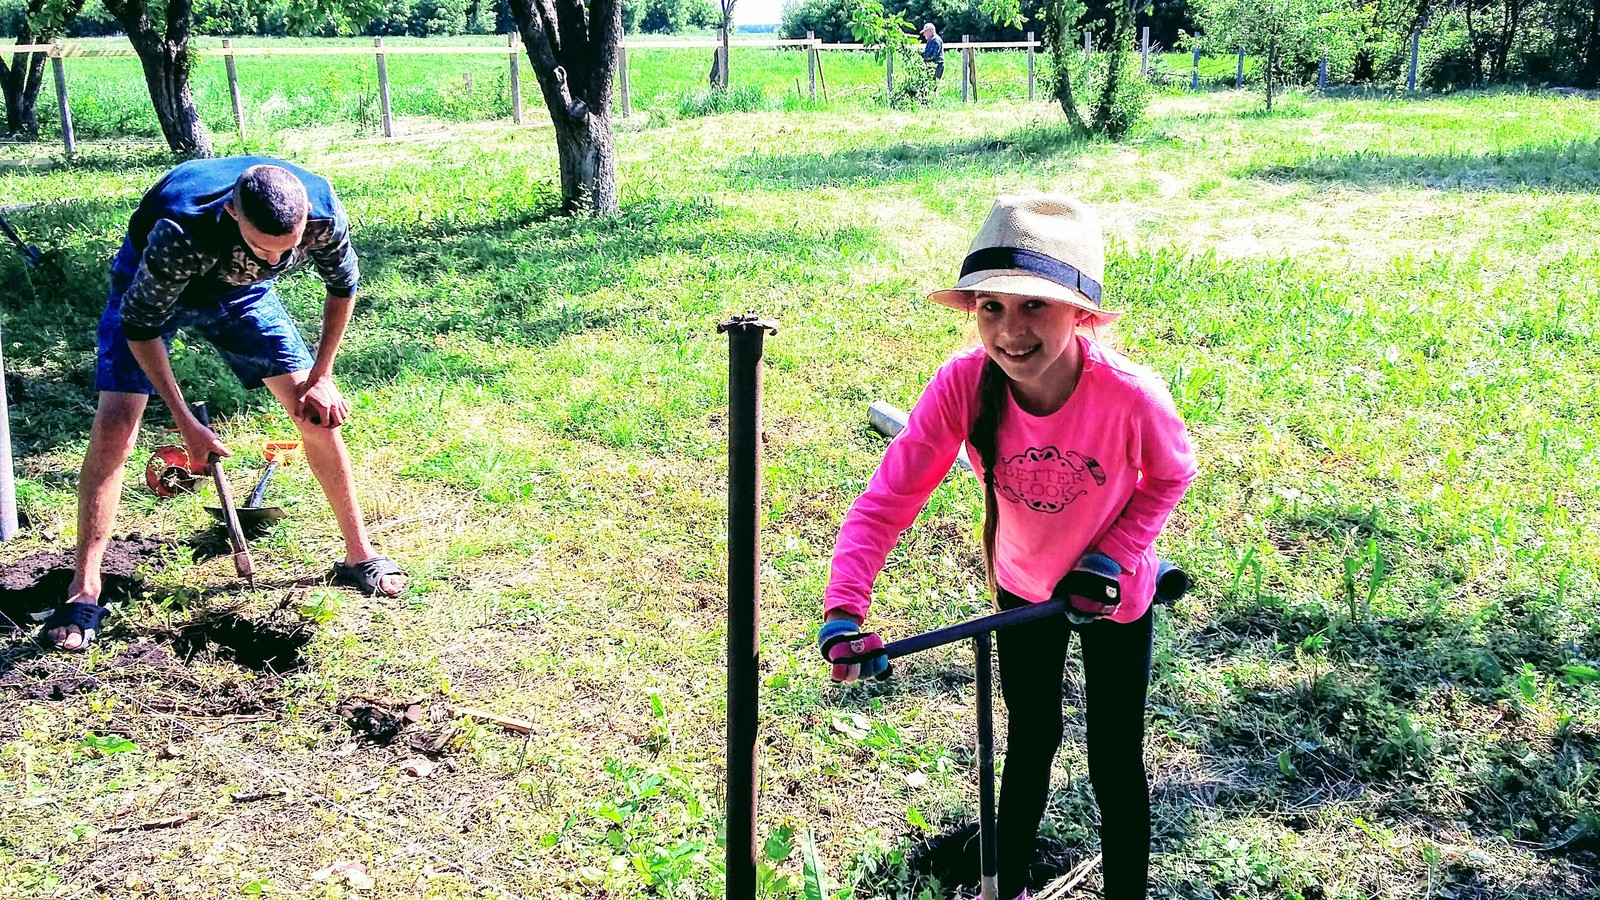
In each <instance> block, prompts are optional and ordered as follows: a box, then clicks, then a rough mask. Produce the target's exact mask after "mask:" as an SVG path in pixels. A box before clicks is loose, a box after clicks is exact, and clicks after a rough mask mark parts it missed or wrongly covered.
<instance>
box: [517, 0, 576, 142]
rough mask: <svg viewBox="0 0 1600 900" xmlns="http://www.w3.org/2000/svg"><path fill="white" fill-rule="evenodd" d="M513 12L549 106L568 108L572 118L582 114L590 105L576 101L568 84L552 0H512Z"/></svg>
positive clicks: (554, 111)
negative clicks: (555, 25) (554, 26)
mask: <svg viewBox="0 0 1600 900" xmlns="http://www.w3.org/2000/svg"><path fill="white" fill-rule="evenodd" d="M509 2H510V5H511V12H512V15H513V16H515V17H516V20H517V30H518V31H519V32H520V33H521V34H522V42H523V44H525V45H527V48H528V61H529V62H531V63H533V74H534V75H535V76H536V77H537V78H538V79H539V90H540V92H541V93H543V94H544V101H545V106H546V107H547V108H548V109H549V110H550V113H551V115H554V114H555V113H556V111H557V110H560V111H564V112H565V113H566V114H567V116H569V117H571V118H581V117H582V116H583V115H584V114H585V113H587V112H588V107H587V106H585V105H584V104H582V103H581V102H575V101H574V100H573V97H572V90H571V89H570V88H569V87H568V85H567V73H566V70H565V69H563V68H562V65H561V64H562V59H561V56H560V55H559V54H560V52H561V49H560V44H559V41H560V37H559V35H558V34H557V33H556V31H555V29H554V28H553V27H552V26H553V24H554V20H555V10H554V9H553V8H552V7H551V5H550V0H509Z"/></svg>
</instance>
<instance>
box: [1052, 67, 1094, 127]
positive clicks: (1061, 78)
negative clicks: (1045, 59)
mask: <svg viewBox="0 0 1600 900" xmlns="http://www.w3.org/2000/svg"><path fill="white" fill-rule="evenodd" d="M1056 53H1057V54H1061V51H1059V50H1057V51H1056ZM1062 55H1063V56H1064V54H1062ZM1051 66H1052V68H1053V69H1054V70H1055V73H1056V85H1055V87H1056V90H1055V94H1056V102H1057V103H1060V104H1061V111H1062V112H1063V113H1065V114H1066V117H1067V124H1068V125H1071V126H1072V130H1073V131H1077V132H1080V133H1083V132H1087V131H1088V130H1089V126H1088V125H1087V124H1085V123H1084V121H1083V114H1082V113H1080V112H1079V111H1078V101H1077V98H1075V97H1073V96H1072V72H1071V71H1070V70H1069V69H1068V68H1067V62H1066V60H1065V59H1064V58H1062V59H1057V60H1056V61H1054V62H1052V63H1051Z"/></svg>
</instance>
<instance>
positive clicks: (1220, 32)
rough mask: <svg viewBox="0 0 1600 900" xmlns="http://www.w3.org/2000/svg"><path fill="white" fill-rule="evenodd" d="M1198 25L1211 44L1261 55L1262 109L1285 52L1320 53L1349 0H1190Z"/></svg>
mask: <svg viewBox="0 0 1600 900" xmlns="http://www.w3.org/2000/svg"><path fill="white" fill-rule="evenodd" d="M1195 5H1196V6H1197V7H1198V12H1199V25H1200V28H1201V30H1202V32H1203V33H1204V34H1205V41H1206V43H1207V44H1209V45H1211V46H1213V47H1228V48H1242V49H1243V50H1244V51H1245V52H1247V53H1254V54H1256V55H1258V56H1264V57H1265V59H1266V66H1265V68H1264V69H1263V72H1262V81H1264V82H1265V83H1266V93H1267V109H1268V110H1271V109H1272V95H1273V87H1274V85H1276V84H1279V83H1282V82H1283V81H1284V80H1285V76H1286V74H1287V73H1286V69H1285V67H1284V60H1285V57H1286V56H1289V55H1291V54H1292V55H1295V56H1298V57H1310V58H1317V57H1320V56H1321V54H1322V53H1324V52H1327V51H1329V50H1331V49H1332V46H1333V38H1334V37H1335V36H1336V35H1337V34H1338V33H1339V32H1340V31H1341V30H1343V29H1346V28H1348V27H1349V26H1348V24H1347V20H1348V17H1349V14H1350V12H1351V9H1350V6H1349V0H1196V4H1195Z"/></svg>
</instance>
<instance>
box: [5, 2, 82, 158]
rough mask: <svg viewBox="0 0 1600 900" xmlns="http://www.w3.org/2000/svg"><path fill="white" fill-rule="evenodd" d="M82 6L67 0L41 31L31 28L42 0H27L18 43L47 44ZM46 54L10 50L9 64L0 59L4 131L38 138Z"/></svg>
mask: <svg viewBox="0 0 1600 900" xmlns="http://www.w3.org/2000/svg"><path fill="white" fill-rule="evenodd" d="M82 8H83V0H67V3H66V5H65V6H64V7H63V8H62V9H61V10H60V11H59V16H60V20H59V22H52V23H50V24H49V26H48V27H46V28H45V29H43V30H41V31H37V32H36V31H34V24H35V22H36V21H37V17H38V16H39V14H40V13H41V12H43V10H44V0H29V3H28V5H27V8H26V10H25V11H24V14H23V18H22V28H21V29H19V30H18V32H17V45H18V46H23V45H26V44H48V43H50V42H51V41H52V40H54V39H55V38H57V37H59V36H60V35H61V33H62V32H64V31H66V29H67V26H68V25H71V24H72V20H73V19H76V18H77V17H78V11H79V10H81V9H82ZM45 58H46V56H45V54H43V53H13V54H12V55H11V65H9V66H7V65H6V62H5V60H4V59H3V58H0V94H4V96H5V105H6V130H5V133H6V134H9V135H12V136H13V137H16V138H20V139H22V140H29V141H32V140H37V139H38V137H39V117H38V113H37V111H36V109H37V107H38V105H39V88H40V87H42V86H43V85H44V65H45Z"/></svg>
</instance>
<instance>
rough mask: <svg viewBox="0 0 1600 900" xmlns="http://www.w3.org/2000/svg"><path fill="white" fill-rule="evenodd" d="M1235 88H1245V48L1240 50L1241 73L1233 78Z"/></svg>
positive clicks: (1237, 73)
mask: <svg viewBox="0 0 1600 900" xmlns="http://www.w3.org/2000/svg"><path fill="white" fill-rule="evenodd" d="M1233 86H1234V87H1236V88H1240V87H1244V48H1243V47H1240V48H1239V71H1238V72H1236V73H1235V74H1234V76H1233Z"/></svg>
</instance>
